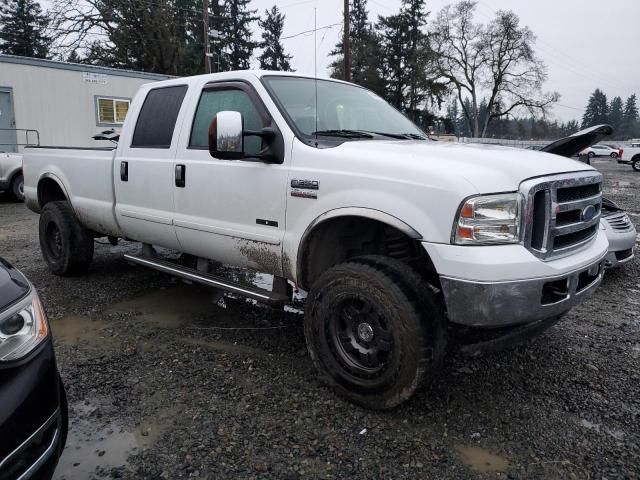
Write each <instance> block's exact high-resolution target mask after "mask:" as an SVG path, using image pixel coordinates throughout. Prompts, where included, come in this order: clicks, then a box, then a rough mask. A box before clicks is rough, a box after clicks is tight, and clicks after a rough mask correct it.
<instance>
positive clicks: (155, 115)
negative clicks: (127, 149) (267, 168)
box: [131, 85, 187, 148]
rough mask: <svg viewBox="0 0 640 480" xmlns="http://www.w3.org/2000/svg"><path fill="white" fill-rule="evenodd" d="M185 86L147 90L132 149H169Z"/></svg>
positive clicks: (185, 90)
mask: <svg viewBox="0 0 640 480" xmlns="http://www.w3.org/2000/svg"><path fill="white" fill-rule="evenodd" d="M186 93H187V86H186V85H176V86H175V87H164V88H156V89H153V90H149V93H148V94H147V98H145V100H144V104H143V105H142V109H141V110H140V115H138V120H137V122H136V129H135V131H134V132H133V140H132V142H131V146H132V147H134V148H170V147H171V139H172V138H173V131H174V129H175V126H176V120H177V118H178V113H179V112H180V107H181V106H182V101H183V100H184V96H185V94H186Z"/></svg>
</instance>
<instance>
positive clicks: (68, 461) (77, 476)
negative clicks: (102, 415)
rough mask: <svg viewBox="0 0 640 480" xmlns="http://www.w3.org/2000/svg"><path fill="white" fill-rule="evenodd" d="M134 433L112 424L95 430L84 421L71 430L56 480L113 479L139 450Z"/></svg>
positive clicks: (74, 424)
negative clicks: (116, 471) (112, 475)
mask: <svg viewBox="0 0 640 480" xmlns="http://www.w3.org/2000/svg"><path fill="white" fill-rule="evenodd" d="M138 447H139V444H138V441H137V439H136V436H135V435H134V434H133V433H130V432H127V431H126V430H124V429H122V428H121V427H119V426H118V425H116V424H114V423H112V424H108V425H107V426H106V427H104V428H101V429H96V428H95V426H93V425H92V423H91V422H90V421H88V420H86V419H82V420H80V421H78V422H75V423H73V424H72V425H71V426H70V430H69V436H68V438H67V446H66V448H65V449H64V452H63V453H62V457H60V463H58V468H57V469H56V474H55V475H54V477H53V478H54V480H88V479H92V478H95V477H104V476H107V477H110V472H111V470H112V469H114V468H120V467H123V466H125V465H126V464H127V458H128V457H129V455H131V454H132V453H135V451H136V450H137V449H138Z"/></svg>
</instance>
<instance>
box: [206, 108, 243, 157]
mask: <svg viewBox="0 0 640 480" xmlns="http://www.w3.org/2000/svg"><path fill="white" fill-rule="evenodd" d="M209 153H210V154H211V156H212V157H216V158H221V159H223V160H237V159H241V158H243V157H244V122H243V120H242V114H241V113H240V112H231V111H223V112H218V114H217V115H216V117H215V118H214V119H213V120H212V121H211V124H210V125H209Z"/></svg>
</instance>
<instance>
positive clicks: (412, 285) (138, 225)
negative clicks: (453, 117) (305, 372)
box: [24, 71, 610, 409]
mask: <svg viewBox="0 0 640 480" xmlns="http://www.w3.org/2000/svg"><path fill="white" fill-rule="evenodd" d="M609 131H610V128H609ZM599 132H600V130H597V131H596V130H593V131H590V132H586V133H584V134H576V136H575V139H577V140H576V143H577V146H575V148H573V147H572V145H571V143H569V144H567V143H563V144H562V145H560V147H559V148H558V150H557V152H558V153H560V154H561V155H567V156H570V155H574V154H575V153H577V152H578V151H580V150H582V149H583V148H585V147H586V146H588V144H591V143H595V142H596V141H598V140H600V139H601V137H602V135H601V134H600V133H599ZM24 174H25V194H26V203H27V205H28V206H29V208H31V209H32V210H34V211H35V212H39V213H40V214H41V216H40V224H39V233H40V244H41V247H42V253H43V256H44V259H45V260H46V262H47V263H48V265H49V268H50V269H51V271H52V272H53V273H55V274H59V275H68V274H78V273H81V272H83V271H86V270H87V268H88V267H89V265H90V263H91V260H92V256H93V241H94V238H97V237H110V239H111V240H112V241H115V240H116V239H117V238H124V239H129V240H136V241H138V242H141V244H142V248H141V253H140V254H139V255H126V258H127V260H129V261H130V262H134V263H137V264H141V265H145V266H148V267H152V268H156V269H158V270H161V271H165V272H168V273H170V274H173V275H176V276H178V277H182V278H186V279H189V280H191V281H194V282H200V283H203V284H206V285H210V286H213V287H216V288H218V289H221V290H224V291H228V292H233V293H236V294H242V295H246V296H248V297H251V298H254V299H257V300H260V301H264V302H268V303H276V304H277V303H283V302H286V301H287V299H288V296H289V294H290V293H291V289H290V288H287V286H288V285H289V284H288V282H287V281H290V282H291V283H293V284H295V285H296V286H298V287H300V288H302V289H304V290H307V291H309V295H308V297H307V300H306V304H305V320H304V321H305V335H306V341H307V345H308V349H309V352H310V354H311V357H312V359H313V361H314V363H315V364H316V366H317V367H318V369H319V371H320V372H321V378H323V379H324V380H325V381H326V382H327V383H328V384H330V385H331V386H333V387H334V388H335V389H336V390H337V391H338V392H339V393H340V394H342V395H344V396H346V397H347V398H349V399H351V400H352V401H354V402H357V403H359V404H361V405H364V406H367V407H371V408H381V409H382V408H390V407H394V406H396V405H398V404H399V403H401V402H402V401H403V400H406V399H407V398H408V397H410V396H411V394H412V393H413V392H414V391H415V390H416V388H417V387H418V386H419V384H420V382H421V381H422V380H423V379H427V380H431V379H432V378H433V376H434V375H435V374H436V373H437V370H438V367H439V365H440V362H441V360H442V358H443V356H444V354H445V351H446V350H447V348H446V347H447V338H448V337H447V332H448V331H451V330H455V329H457V328H458V327H459V326H462V327H464V328H465V329H467V330H472V331H477V330H482V333H483V334H484V337H483V338H485V340H483V341H482V342H478V343H474V344H470V345H466V346H465V347H464V348H468V350H467V353H471V354H473V353H477V352H479V351H482V350H483V348H485V347H486V348H492V347H496V346H504V345H508V344H510V343H513V342H514V341H519V340H522V339H524V338H526V337H527V336H529V335H532V334H533V333H536V332H539V331H541V330H543V329H544V328H547V327H548V326H550V325H552V324H553V323H554V322H556V321H557V320H558V319H559V318H560V317H561V316H562V315H563V314H564V313H565V312H567V311H568V310H569V309H570V308H571V307H573V306H574V305H576V304H577V303H579V302H580V301H581V300H582V299H583V298H584V297H585V296H586V295H587V294H588V293H589V292H590V291H592V290H593V289H594V288H595V287H596V286H597V285H598V284H599V283H600V280H601V278H602V274H603V259H604V257H605V255H606V254H607V240H606V237H605V233H604V231H602V230H600V229H599V220H600V209H601V183H602V176H601V175H600V173H598V172H597V171H596V170H594V169H593V168H591V167H589V166H587V165H585V164H583V163H580V162H578V161H575V160H570V159H568V158H564V157H563V156H559V155H551V154H547V153H539V152H535V151H531V152H529V151H523V150H515V149H508V148H502V147H489V146H482V145H473V146H471V145H469V146H467V145H459V144H454V143H448V142H447V143H444V142H436V141H430V140H429V139H428V138H427V137H426V135H425V134H424V133H423V132H422V131H421V130H420V129H418V128H417V127H416V126H415V125H414V124H413V123H411V122H410V121H409V120H408V119H407V118H405V117H404V116H403V115H401V114H400V113H399V112H397V111H396V110H394V109H393V108H392V107H391V106H389V105H388V104H387V103H386V102H384V101H383V100H382V99H381V98H379V97H378V96H376V95H375V94H373V93H372V92H370V91H368V90H366V89H364V88H361V87H358V86H356V85H352V84H348V83H344V82H340V81H335V80H324V79H323V80H320V79H318V80H316V79H313V78H307V77H302V76H299V75H295V74H284V73H279V72H255V71H242V72H228V73H220V74H214V75H203V76H196V77H190V78H180V79H175V80H170V81H164V82H158V83H153V84H149V85H145V86H143V87H142V88H141V89H140V91H139V93H138V94H137V96H136V97H135V99H134V101H133V103H132V105H131V109H130V111H129V114H128V116H127V119H126V122H125V125H124V126H123V129H122V132H121V136H120V138H119V143H118V146H117V147H116V148H115V149H79V148H51V147H49V148H48V147H41V148H31V149H27V150H26V153H25V157H24ZM153 246H161V247H164V248H167V249H170V250H175V251H176V252H181V253H182V255H181V256H180V257H181V258H183V259H184V258H188V259H190V261H189V262H182V263H180V262H177V261H171V260H168V259H166V258H159V257H158V256H157V255H156V254H155V252H156V251H155V249H154V248H153ZM185 254H186V255H185ZM210 260H215V261H218V262H223V263H226V264H230V265H234V266H237V267H247V268H251V269H255V270H257V271H260V272H266V273H270V274H273V275H274V276H275V280H274V288H273V291H265V290H260V289H257V288H252V287H247V286H245V285H240V284H237V283H233V282H231V281H228V280H227V279H224V278H220V277H216V276H213V275H212V274H211V272H210V268H209V265H210V263H211V262H210ZM454 327H455V328H454ZM488 333H491V334H492V335H493V336H491V338H490V339H488V340H487V339H486V338H487V334H488Z"/></svg>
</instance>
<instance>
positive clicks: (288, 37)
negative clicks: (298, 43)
mask: <svg viewBox="0 0 640 480" xmlns="http://www.w3.org/2000/svg"><path fill="white" fill-rule="evenodd" d="M337 25H342V22H338V23H332V24H330V25H324V26H323V27H318V28H312V29H311V30H305V31H304V32H298V33H294V34H293V35H288V36H286V37H280V40H288V39H290V38H295V37H299V36H300V35H305V34H309V33H314V32H315V31H316V30H324V29H325V28H333V27H335V26H337Z"/></svg>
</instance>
